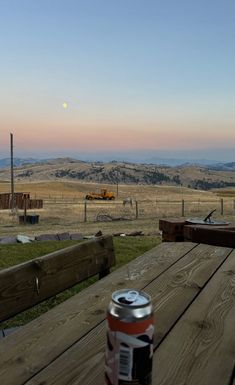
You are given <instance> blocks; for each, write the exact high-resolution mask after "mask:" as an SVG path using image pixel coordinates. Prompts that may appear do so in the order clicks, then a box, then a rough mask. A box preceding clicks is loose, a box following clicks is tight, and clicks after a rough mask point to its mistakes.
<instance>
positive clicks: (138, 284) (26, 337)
mask: <svg viewBox="0 0 235 385" xmlns="http://www.w3.org/2000/svg"><path fill="white" fill-rule="evenodd" d="M172 246H173V245H172V244H169V243H163V244H161V245H159V246H157V247H155V248H153V249H152V250H150V251H149V252H147V253H145V254H144V255H143V256H140V257H138V258H136V259H135V260H134V261H132V262H130V263H129V264H127V265H125V266H123V267H121V268H120V269H118V270H116V271H115V272H113V273H112V274H110V275H108V276H107V277H105V278H104V279H102V280H101V281H99V282H97V283H95V284H94V285H92V286H90V287H88V288H87V289H85V290H83V291H82V292H81V293H79V294H78V295H76V296H74V297H72V298H70V299H69V300H67V301H66V302H64V303H62V304H60V305H59V306H57V307H55V308H54V309H52V310H50V311H49V312H47V313H45V314H43V315H42V316H40V317H39V318H38V319H36V320H34V321H32V322H31V323H29V324H28V325H25V326H24V327H22V328H21V329H20V330H19V331H16V332H15V333H14V335H10V336H9V337H7V338H5V339H3V340H2V341H1V344H0V378H1V381H2V383H3V384H4V385H19V384H24V383H25V382H26V381H27V380H29V379H30V378H32V377H33V376H35V375H36V374H37V373H38V372H39V371H40V370H42V369H43V368H44V367H47V366H48V364H49V363H51V362H53V360H55V359H56V358H57V357H59V356H60V355H61V354H63V353H64V352H65V355H66V357H67V354H69V352H66V351H67V350H68V348H69V347H71V346H72V345H74V344H76V342H77V341H79V340H80V339H82V337H83V336H84V335H87V333H89V332H90V331H91V330H92V329H93V328H94V327H96V326H97V325H99V324H100V323H102V321H104V319H105V317H106V309H107V305H108V302H109V300H110V296H111V293H112V292H113V291H114V290H117V289H121V288H125V287H127V288H133V287H134V288H136V289H143V288H145V287H146V286H147V285H148V284H149V283H150V282H151V281H153V280H154V279H156V277H159V276H161V275H163V274H164V272H166V271H167V270H168V269H169V268H170V267H171V266H174V264H176V262H177V261H178V260H179V259H181V258H184V256H185V255H187V254H188V253H189V252H190V250H193V249H194V248H195V247H196V244H193V243H186V242H185V243H177V244H176V245H174V247H172ZM221 254H223V253H221ZM92 333H95V334H94V335H95V336H96V337H97V333H96V331H94V332H92ZM102 340H103V341H104V337H102ZM87 341H88V340H84V346H85V347H86V348H88V350H89V345H88V342H87ZM95 346H96V347H97V342H95ZM101 346H102V345H101ZM80 352H81V355H82V356H83V352H82V350H81V351H80ZM84 357H85V352H84ZM95 359H97V358H95ZM66 360H67V359H66ZM85 361H86V360H85ZM88 364H89V363H88V362H86V365H88ZM75 366H76V365H75ZM89 368H90V369H91V366H89ZM67 384H68V383H66V385H67Z"/></svg>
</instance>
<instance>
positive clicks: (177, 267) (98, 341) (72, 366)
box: [26, 244, 231, 385]
mask: <svg viewBox="0 0 235 385" xmlns="http://www.w3.org/2000/svg"><path fill="white" fill-rule="evenodd" d="M168 245H169V244H168ZM171 245H173V244H171ZM175 245H177V244H175ZM171 247H172V248H173V246H171ZM230 253H231V249H227V248H221V247H214V246H208V245H198V246H197V247H195V248H193V249H192V250H191V251H190V252H189V253H187V254H185V255H184V257H182V258H180V259H178V261H177V262H176V263H174V264H172V265H171V267H170V268H169V269H167V270H165V272H164V273H163V274H161V275H158V276H156V278H155V279H153V280H151V281H150V282H149V284H148V285H146V286H145V288H144V290H145V291H146V292H147V293H148V294H150V295H151V297H152V303H153V306H154V312H155V327H156V335H155V347H157V346H158V345H159V344H160V343H161V341H163V340H164V338H165V337H166V336H167V334H168V333H169V332H170V330H171V329H172V328H173V327H174V325H175V324H177V321H178V320H179V319H180V317H181V316H182V315H183V314H184V313H185V311H186V310H187V309H188V307H189V306H190V305H191V303H193V301H194V300H196V299H197V297H198V294H199V293H200V292H201V291H202V290H204V288H205V287H206V285H207V283H208V281H209V280H210V278H211V277H212V276H213V275H214V274H215V273H216V271H217V269H218V268H219V267H220V266H221V265H222V264H223V262H224V261H225V260H226V258H227V257H228V255H229V254H230ZM105 332H106V325H105V322H101V323H100V324H99V325H98V326H97V327H95V328H94V329H93V330H91V331H90V332H89V333H88V334H87V335H86V336H85V337H84V338H82V339H80V340H79V341H78V342H77V343H75V344H74V345H73V346H72V347H71V348H70V349H68V350H67V351H65V352H64V353H63V354H62V355H61V356H60V357H58V358H57V359H56V360H54V362H53V363H51V364H50V365H49V366H48V367H46V368H45V369H44V370H42V371H41V372H39V373H38V374H37V375H35V376H34V377H33V378H32V379H31V380H29V381H28V382H26V384H27V385H41V384H44V385H49V384H50V385H65V384H70V385H88V384H89V385H96V384H102V383H103V378H104V350H105V344H106V338H105ZM204 385H205V384H204Z"/></svg>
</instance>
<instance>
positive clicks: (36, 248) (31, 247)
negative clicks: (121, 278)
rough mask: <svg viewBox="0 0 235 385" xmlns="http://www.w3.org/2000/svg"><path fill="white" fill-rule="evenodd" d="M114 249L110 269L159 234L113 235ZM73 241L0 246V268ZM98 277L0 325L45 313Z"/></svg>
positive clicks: (150, 245)
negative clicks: (113, 261)
mask: <svg viewBox="0 0 235 385" xmlns="http://www.w3.org/2000/svg"><path fill="white" fill-rule="evenodd" d="M113 240H114V250H115V255H116V266H115V267H114V268H113V269H112V270H115V269H117V268H118V267H120V266H122V265H124V264H126V263H128V262H130V261H131V260H132V259H134V258H136V257H137V256H139V255H141V254H143V253H145V252H146V251H148V250H150V249H152V248H153V247H155V246H156V245H157V244H159V243H160V242H161V239H160V237H152V236H140V237H116V238H115V237H114V239H113ZM76 243H78V242H77V241H60V242H58V241H48V242H40V243H39V242H38V243H30V244H15V245H1V246H0V269H4V268H7V267H10V266H13V265H17V264H19V263H22V262H25V261H27V260H30V259H33V258H36V257H39V256H42V255H45V254H48V253H51V252H52V251H55V250H58V249H61V248H64V247H67V246H71V245H74V244H76ZM97 280H98V276H95V277H92V278H89V279H87V280H86V281H84V282H82V283H80V284H78V285H75V286H74V287H72V288H71V289H68V290H65V291H63V292H62V293H60V294H57V295H56V296H54V297H52V298H50V299H48V300H46V301H44V302H42V303H40V304H38V305H36V306H34V307H33V308H31V309H29V310H26V311H24V312H22V313H20V314H18V315H16V316H15V317H13V318H11V319H10V320H8V321H5V322H2V323H0V329H1V328H7V327H14V326H20V325H24V324H25V323H27V322H29V321H31V320H33V319H34V318H36V317H38V316H39V315H40V314H42V313H45V312H46V311H47V310H49V309H51V308H52V307H54V306H56V305H58V304H59V303H61V302H63V301H65V300H66V299H68V298H70V297H71V296H72V295H74V294H76V293H78V292H80V291H81V290H82V289H84V288H86V287H88V286H90V285H91V284H92V283H94V282H95V281H97Z"/></svg>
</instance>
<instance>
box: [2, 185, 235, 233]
mask: <svg viewBox="0 0 235 385" xmlns="http://www.w3.org/2000/svg"><path fill="white" fill-rule="evenodd" d="M15 187H16V191H18V192H23V191H24V192H30V195H31V198H37V199H39V198H41V199H43V200H44V208H43V209H42V210H38V211H36V212H35V211H31V212H30V211H29V214H30V213H36V214H39V215H40V220H39V224H37V225H33V226H32V225H26V226H24V225H23V226H22V225H19V223H18V216H17V215H15V216H13V215H11V213H10V211H9V210H5V211H3V210H2V211H1V212H0V236H3V235H9V234H14V235H15V234H19V233H20V234H22V233H23V234H27V235H37V234H41V233H45V232H50V233H56V232H64V231H70V232H82V233H83V234H86V235H91V234H94V233H96V232H97V231H98V230H101V231H103V233H104V234H107V233H115V232H129V231H133V230H142V231H144V232H145V233H148V234H149V233H152V232H154V231H156V230H157V229H158V220H159V218H162V217H169V216H171V217H172V216H173V217H179V216H181V215H182V199H183V200H184V208H185V216H186V217H195V216H196V217H197V216H199V217H202V216H206V215H207V214H208V213H209V212H210V211H212V210H213V209H216V210H217V211H216V214H214V215H216V218H220V217H221V215H220V212H221V206H220V199H221V197H223V200H224V201H223V204H224V218H225V219H226V220H229V221H234V220H235V216H234V214H235V206H234V197H235V195H234V193H235V189H223V190H215V191H200V190H192V189H188V188H186V187H181V186H159V185H124V184H122V185H118V186H116V185H100V184H95V183H84V182H75V181H61V182H57V181H56V182H54V181H50V182H48V181H45V182H29V183H20V182H17V184H16V186H15ZM102 187H107V188H108V189H109V190H111V191H113V192H114V193H115V194H116V195H117V187H118V197H117V199H116V200H115V201H114V202H111V203H110V202H106V201H93V202H88V203H87V213H86V215H87V218H86V219H87V222H86V223H85V222H84V219H85V204H84V196H85V195H86V194H87V193H88V192H89V191H96V192H98V191H100V189H101V188H102ZM0 192H10V183H6V182H3V183H1V182H0ZM126 197H131V198H132V199H133V201H134V204H133V205H132V206H131V205H125V206H124V205H123V200H124V199H125V198H126ZM135 201H137V202H138V213H137V212H136V205H135ZM18 214H21V215H22V214H23V212H22V211H19V212H18ZM137 214H138V219H137V220H136V217H137ZM100 215H111V216H112V217H113V218H114V219H115V221H112V222H100V221H97V218H99V217H100ZM120 218H124V219H125V220H117V219H120Z"/></svg>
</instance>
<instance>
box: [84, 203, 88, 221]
mask: <svg viewBox="0 0 235 385" xmlns="http://www.w3.org/2000/svg"><path fill="white" fill-rule="evenodd" d="M86 221H87V201H86V200H85V202H84V222H86Z"/></svg>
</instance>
